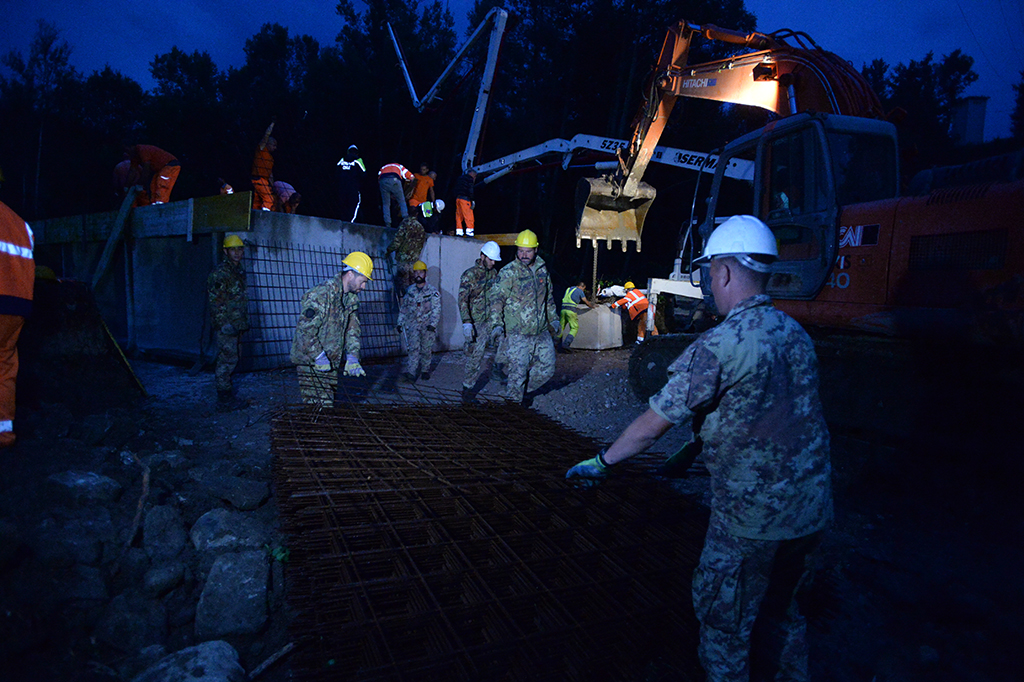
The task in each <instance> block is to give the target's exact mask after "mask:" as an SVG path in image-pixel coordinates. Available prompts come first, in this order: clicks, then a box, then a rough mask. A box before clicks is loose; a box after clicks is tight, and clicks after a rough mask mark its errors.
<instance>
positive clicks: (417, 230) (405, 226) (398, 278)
mask: <svg viewBox="0 0 1024 682" xmlns="http://www.w3.org/2000/svg"><path fill="white" fill-rule="evenodd" d="M426 243H427V233H426V232H425V231H424V230H423V225H421V224H420V221H418V220H416V219H415V218H413V217H411V216H410V217H408V218H405V219H403V220H402V223H401V225H399V226H398V233H397V234H396V235H395V238H394V239H393V240H391V244H389V245H388V250H387V254H388V255H390V254H391V252H395V258H396V260H397V261H398V271H397V272H396V273H395V288H396V289H397V290H398V295H399V296H404V295H405V290H406V289H407V288H408V287H409V285H410V284H412V266H413V264H414V263H416V261H418V260H419V259H420V254H421V253H423V245H424V244H426Z"/></svg>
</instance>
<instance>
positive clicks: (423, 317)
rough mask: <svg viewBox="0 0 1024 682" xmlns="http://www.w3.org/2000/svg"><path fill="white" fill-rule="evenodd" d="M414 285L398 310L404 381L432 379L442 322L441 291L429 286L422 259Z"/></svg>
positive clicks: (414, 269)
mask: <svg viewBox="0 0 1024 682" xmlns="http://www.w3.org/2000/svg"><path fill="white" fill-rule="evenodd" d="M412 278H413V279H412V284H410V285H409V287H408V288H407V289H406V290H405V296H403V297H402V304H401V307H400V308H399V311H398V324H397V325H396V330H397V331H398V333H399V334H402V333H403V332H404V333H405V350H406V353H407V355H406V358H405V374H404V376H405V379H406V380H407V381H416V378H417V377H419V378H420V379H429V378H430V360H431V358H432V357H433V355H434V341H435V340H436V339H437V325H438V324H439V323H440V322H441V292H439V291H438V290H437V289H436V288H435V287H434V286H433V285H432V284H428V283H427V264H426V263H424V262H423V261H421V260H418V261H416V262H415V263H414V264H413V266H412Z"/></svg>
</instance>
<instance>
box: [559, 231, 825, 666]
mask: <svg viewBox="0 0 1024 682" xmlns="http://www.w3.org/2000/svg"><path fill="white" fill-rule="evenodd" d="M777 258H778V247H777V245H776V242H775V235H774V234H773V233H772V231H771V230H770V229H769V228H768V226H767V225H765V224H764V223H763V222H761V221H760V220H758V219H757V218H755V217H754V216H748V215H742V216H733V217H732V218H729V219H728V220H727V221H725V222H724V223H722V224H721V225H719V226H718V227H717V228H716V229H715V231H714V232H712V233H711V236H710V237H709V238H708V241H707V244H706V245H705V248H704V253H703V254H702V256H701V257H700V258H698V259H697V260H696V261H694V262H695V263H696V264H698V265H701V267H702V271H703V272H704V273H705V274H704V275H702V281H707V282H710V286H711V293H712V296H713V300H714V305H715V307H716V308H718V311H719V313H720V314H722V315H725V320H724V321H722V323H721V324H719V325H718V326H717V327H714V328H713V329H711V330H710V331H707V332H705V333H704V334H702V335H701V336H700V337H698V338H697V340H695V341H694V342H693V343H692V344H690V346H689V347H688V348H687V349H686V350H685V351H684V352H683V354H682V355H680V356H679V357H678V358H677V359H676V360H675V362H673V363H672V364H671V365H669V368H668V372H669V380H668V383H667V384H666V385H665V387H664V388H662V389H661V391H660V392H659V393H657V394H655V395H654V396H653V397H652V398H651V399H650V401H649V409H648V410H647V411H646V412H644V413H643V414H642V415H640V416H639V417H637V418H636V419H635V420H634V421H633V423H632V424H630V425H629V426H628V427H626V430H625V431H623V432H622V434H621V435H620V436H619V437H618V439H617V440H616V441H615V442H614V443H612V445H611V446H610V447H608V448H607V449H605V450H602V451H601V452H599V453H598V454H597V456H596V457H594V458H592V459H589V460H585V461H583V462H580V463H579V464H577V465H576V466H574V467H572V468H571V469H569V471H568V472H567V473H566V478H567V479H570V480H573V481H578V482H581V483H582V484H584V485H593V484H594V483H596V482H598V481H600V480H602V479H604V478H605V477H607V476H608V475H609V474H610V473H611V472H612V471H614V468H615V467H617V466H618V465H619V463H620V462H622V461H624V460H626V459H629V458H630V457H633V456H634V455H637V454H639V453H641V452H643V451H644V450H646V449H647V448H649V447H650V446H652V445H653V444H654V443H655V442H656V441H657V440H658V439H659V438H661V436H662V435H664V434H665V432H666V431H668V430H669V429H670V428H671V427H672V426H673V425H674V424H693V425H694V427H695V429H694V430H695V431H699V432H700V436H701V438H702V439H703V441H704V447H703V455H704V462H705V464H706V465H707V468H708V472H709V473H710V474H711V491H712V501H711V519H710V522H709V525H708V532H707V537H706V538H705V540H704V550H703V552H702V553H701V557H700V563H699V565H698V566H697V569H696V571H695V572H694V574H693V607H694V612H695V613H696V615H697V619H698V620H699V621H700V643H699V646H698V654H699V656H700V661H701V664H702V665H703V666H704V670H705V672H706V673H707V679H708V680H709V681H712V682H741V681H742V682H749V680H750V679H751V665H750V662H751V652H752V647H753V648H755V653H756V654H757V661H758V664H759V665H764V666H765V668H766V670H765V671H764V672H766V673H767V676H766V677H765V678H764V679H776V680H783V679H784V680H808V679H809V676H808V662H807V641H806V634H807V623H806V621H805V619H804V618H803V616H802V615H801V614H800V609H799V606H798V604H797V594H798V592H799V590H800V588H801V586H804V585H806V583H807V579H808V578H809V573H810V566H811V561H810V555H811V553H812V552H813V551H814V550H815V549H816V548H817V547H818V545H819V544H820V542H821V538H822V534H823V532H824V529H825V528H826V526H828V524H829V523H830V521H831V520H832V483H831V477H832V465H831V459H830V455H829V433H828V427H827V426H826V424H825V419H824V417H823V415H822V407H821V398H820V396H819V394H818V359H817V356H816V355H815V351H814V344H813V343H812V342H811V339H810V337H809V336H808V335H807V332H805V331H804V330H803V328H802V327H801V326H800V325H799V324H797V322H796V321H795V320H793V318H791V317H789V316H788V315H786V314H785V313H783V312H781V311H779V310H776V308H775V307H774V306H773V305H772V300H771V298H769V297H768V296H767V295H766V294H765V288H766V286H767V283H768V279H769V277H770V275H771V264H772V263H773V262H774V261H775V260H777ZM687 447H689V446H687ZM685 449H686V448H684V450H685ZM690 450H691V452H692V453H693V454H692V456H693V457H695V456H696V453H697V452H698V451H699V449H698V448H690ZM674 458H675V457H673V458H670V460H671V459H674ZM677 466H679V468H681V469H685V468H686V467H687V466H689V464H688V463H687V464H685V465H681V466H680V465H679V464H678V463H677ZM758 679H760V677H759V678H758Z"/></svg>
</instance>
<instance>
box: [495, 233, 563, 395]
mask: <svg viewBox="0 0 1024 682" xmlns="http://www.w3.org/2000/svg"><path fill="white" fill-rule="evenodd" d="M516 246H517V247H518V249H517V251H516V259H515V260H514V261H512V262H511V263H509V264H508V265H506V266H505V267H503V268H502V269H501V272H499V273H498V283H497V284H495V285H494V298H493V300H492V304H491V327H492V328H491V336H492V339H499V338H500V337H502V336H504V343H505V349H504V360H505V365H506V367H507V370H506V373H507V374H508V386H507V389H506V393H505V397H506V398H508V400H510V401H512V402H514V403H524V404H529V402H530V399H529V397H528V396H527V395H526V391H530V392H533V391H536V390H537V389H539V388H540V387H541V386H543V385H544V384H545V383H547V381H548V379H550V378H551V377H552V376H554V374H555V343H554V341H553V340H552V338H551V333H552V332H554V333H555V334H556V335H557V334H559V333H560V332H561V331H562V325H561V323H560V322H559V321H558V313H557V312H556V310H555V300H554V298H553V297H552V292H551V277H549V276H548V268H547V266H546V265H545V264H544V260H543V259H542V258H541V257H540V256H538V255H537V235H536V234H534V233H533V232H532V231H531V230H523V231H522V232H520V233H519V234H518V235H517V236H516ZM527 376H529V385H527ZM524 399H525V400H524Z"/></svg>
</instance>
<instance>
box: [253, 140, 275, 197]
mask: <svg viewBox="0 0 1024 682" xmlns="http://www.w3.org/2000/svg"><path fill="white" fill-rule="evenodd" d="M273 177H274V155H273V154H271V153H270V150H269V149H267V148H266V147H264V148H263V149H260V148H258V147H257V149H256V154H255V156H253V157H252V190H253V192H252V210H254V211H273V210H274V193H273V192H272V191H271V189H270V183H271V179H272V178H273Z"/></svg>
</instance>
